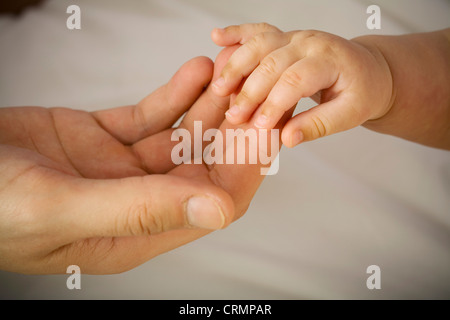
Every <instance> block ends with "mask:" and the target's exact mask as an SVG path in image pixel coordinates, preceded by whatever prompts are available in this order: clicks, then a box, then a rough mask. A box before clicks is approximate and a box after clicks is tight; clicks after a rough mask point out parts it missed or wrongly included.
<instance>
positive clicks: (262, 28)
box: [253, 22, 279, 32]
mask: <svg viewBox="0 0 450 320" xmlns="http://www.w3.org/2000/svg"><path fill="white" fill-rule="evenodd" d="M253 28H254V29H255V30H256V31H259V32H273V31H278V30H279V29H278V28H277V27H275V26H273V25H271V24H269V23H267V22H259V23H255V24H254V25H253Z"/></svg>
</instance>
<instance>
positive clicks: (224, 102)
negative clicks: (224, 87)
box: [132, 46, 238, 173]
mask: <svg viewBox="0 0 450 320" xmlns="http://www.w3.org/2000/svg"><path fill="white" fill-rule="evenodd" d="M237 48H238V46H233V47H227V48H225V49H223V50H222V51H221V52H220V53H219V54H218V56H217V57H216V60H215V63H214V77H213V79H215V78H217V77H218V76H219V75H220V72H221V71H222V68H223V66H224V65H225V63H226V61H227V60H228V59H229V57H230V55H231V54H232V53H233V52H234V51H235V50H236V49H237ZM186 81H189V80H188V79H186ZM228 106H229V98H228V97H218V96H217V95H215V94H213V93H212V91H211V86H208V87H207V89H206V90H205V91H203V93H202V94H201V95H200V97H199V98H198V99H197V100H196V101H195V103H193V105H192V106H191V108H190V109H189V111H188V112H187V113H186V115H185V116H184V118H183V120H182V121H181V123H180V125H179V127H178V128H171V129H167V130H164V131H162V132H159V133H157V134H154V135H152V136H150V137H148V138H145V139H142V140H141V141H139V142H137V143H135V144H134V145H133V146H132V149H133V151H134V152H135V153H136V154H137V155H138V157H139V158H140V159H141V163H142V165H143V166H144V168H145V170H146V171H147V172H150V173H165V172H167V171H169V170H171V169H172V168H173V167H175V165H176V164H175V163H174V161H173V159H172V150H173V148H174V147H175V146H176V145H177V144H179V143H180V140H181V137H179V136H178V135H177V133H179V132H180V131H181V130H187V134H188V135H190V137H191V141H190V146H191V151H192V155H193V153H194V151H195V150H197V149H198V148H197V147H195V148H194V137H195V136H196V135H198V134H201V136H202V137H203V133H204V132H205V131H206V130H208V129H210V128H218V127H219V126H220V124H221V123H222V121H223V119H224V114H225V111H226V110H227V108H228ZM196 127H197V130H196ZM175 130H178V131H177V132H175V134H174V131H175ZM206 144H207V142H203V143H202V146H201V150H200V151H202V152H203V148H204V146H206Z"/></svg>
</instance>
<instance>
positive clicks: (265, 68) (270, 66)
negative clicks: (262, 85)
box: [258, 55, 278, 75]
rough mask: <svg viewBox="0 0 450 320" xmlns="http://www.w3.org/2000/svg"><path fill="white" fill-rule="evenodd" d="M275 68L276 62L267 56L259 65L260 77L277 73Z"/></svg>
mask: <svg viewBox="0 0 450 320" xmlns="http://www.w3.org/2000/svg"><path fill="white" fill-rule="evenodd" d="M277 66H278V62H277V60H276V59H275V58H274V57H272V56H271V55H268V56H266V57H265V58H264V59H263V60H262V61H261V63H260V64H259V68H258V72H260V73H261V74H262V75H273V74H275V73H276V72H277Z"/></svg>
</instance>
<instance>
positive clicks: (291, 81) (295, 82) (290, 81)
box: [281, 70, 303, 89]
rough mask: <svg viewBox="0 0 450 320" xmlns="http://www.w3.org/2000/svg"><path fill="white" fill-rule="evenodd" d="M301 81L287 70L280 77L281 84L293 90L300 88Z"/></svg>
mask: <svg viewBox="0 0 450 320" xmlns="http://www.w3.org/2000/svg"><path fill="white" fill-rule="evenodd" d="M302 80H303V79H302V77H301V76H300V75H299V74H298V73H297V72H295V71H294V70H287V71H285V72H284V73H283V75H282V76H281V81H282V83H283V84H285V85H287V86H288V87H292V88H294V89H299V88H300V86H301V83H302Z"/></svg>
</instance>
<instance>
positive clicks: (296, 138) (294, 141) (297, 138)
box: [291, 131, 304, 147]
mask: <svg viewBox="0 0 450 320" xmlns="http://www.w3.org/2000/svg"><path fill="white" fill-rule="evenodd" d="M303 139H304V136H303V132H301V131H296V132H294V133H293V134H292V136H291V146H293V147H294V146H296V145H298V144H299V143H300V142H302V141H303Z"/></svg>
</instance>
